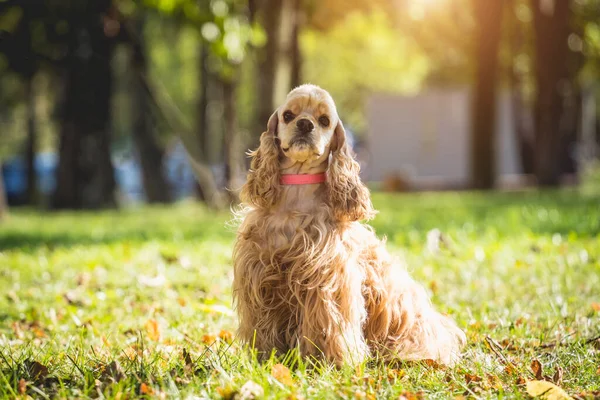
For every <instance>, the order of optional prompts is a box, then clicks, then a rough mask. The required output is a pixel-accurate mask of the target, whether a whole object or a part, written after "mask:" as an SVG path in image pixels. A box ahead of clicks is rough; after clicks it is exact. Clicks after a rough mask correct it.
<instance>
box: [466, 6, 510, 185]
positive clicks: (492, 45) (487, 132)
mask: <svg viewBox="0 0 600 400" xmlns="http://www.w3.org/2000/svg"><path fill="white" fill-rule="evenodd" d="M473 5H474V7H475V20H476V21H477V31H476V37H477V44H476V50H475V54H476V71H475V87H474V95H473V112H472V126H471V184H472V186H473V187H474V188H476V189H490V188H492V187H493V186H494V181H495V178H496V157H495V138H496V136H495V129H496V80H497V72H498V46H499V43H500V28H501V20H502V13H503V0H488V1H485V2H482V1H480V0H473Z"/></svg>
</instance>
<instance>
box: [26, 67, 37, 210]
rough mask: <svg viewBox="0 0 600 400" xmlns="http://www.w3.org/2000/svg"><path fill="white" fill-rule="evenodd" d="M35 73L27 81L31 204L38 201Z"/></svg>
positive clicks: (28, 189)
mask: <svg viewBox="0 0 600 400" xmlns="http://www.w3.org/2000/svg"><path fill="white" fill-rule="evenodd" d="M33 79H34V75H31V76H29V77H27V81H26V82H25V97H26V103H27V141H26V148H25V160H26V164H27V194H26V197H27V198H26V201H27V204H29V205H35V204H36V203H37V175H36V171H35V155H36V149H37V140H36V139H37V132H36V129H37V127H36V115H35V91H34V85H33Z"/></svg>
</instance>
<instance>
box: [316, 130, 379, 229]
mask: <svg viewBox="0 0 600 400" xmlns="http://www.w3.org/2000/svg"><path fill="white" fill-rule="evenodd" d="M359 173H360V165H359V164H358V162H356V160H355V159H354V156H353V154H352V149H351V148H350V146H349V145H348V143H347V142H346V131H345V130H344V125H343V124H342V121H338V124H337V126H336V127H335V131H334V133H333V138H332V139H331V162H330V164H329V168H328V169H327V196H328V200H329V205H330V206H331V208H332V211H333V217H334V218H335V219H336V220H338V221H360V220H364V219H371V218H373V217H374V216H375V213H376V212H375V210H374V209H373V204H372V203H371V196H370V193H369V189H367V187H366V186H365V185H364V184H363V183H362V181H361V180H360V176H359Z"/></svg>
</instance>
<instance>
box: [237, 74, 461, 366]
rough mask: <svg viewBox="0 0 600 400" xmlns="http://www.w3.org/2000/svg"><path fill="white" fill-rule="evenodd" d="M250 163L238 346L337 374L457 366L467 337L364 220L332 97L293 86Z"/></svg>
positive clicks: (364, 194) (361, 190)
mask: <svg viewBox="0 0 600 400" xmlns="http://www.w3.org/2000/svg"><path fill="white" fill-rule="evenodd" d="M249 155H250V157H251V158H252V160H251V165H250V170H249V173H248V177H247V181H246V183H245V184H244V186H243V187H242V189H241V191H240V199H241V201H242V209H241V211H240V219H241V222H240V225H239V227H238V232H237V239H236V243H235V247H234V252H233V264H234V279H233V296H234V306H235V309H236V311H237V314H238V317H239V329H238V336H239V337H240V338H241V339H242V340H243V341H245V342H246V343H248V344H250V345H251V346H253V347H254V348H255V349H256V350H257V351H258V353H259V354H260V355H261V356H262V357H269V356H270V355H271V354H272V353H273V351H274V352H275V353H276V354H285V353H286V352H288V351H289V350H291V349H298V350H299V352H300V354H302V355H303V356H305V357H315V358H317V359H324V360H327V361H330V362H333V363H335V364H336V365H338V366H341V365H344V364H356V363H361V362H363V361H364V360H366V359H368V358H369V357H378V358H379V359H384V360H390V361H391V360H422V359H430V360H434V361H436V362H439V363H441V364H446V365H452V364H454V363H455V362H456V361H457V360H459V358H460V352H461V348H462V347H463V345H464V344H465V342H466V338H465V334H464V333H463V332H462V331H461V330H460V329H459V328H458V327H457V325H456V324H455V322H454V321H453V320H452V319H451V318H449V317H447V316H444V315H442V314H440V313H439V312H437V311H436V310H435V309H434V308H433V306H432V304H431V302H430V300H429V297H428V295H427V293H426V291H425V289H424V288H423V287H422V286H421V285H419V284H418V283H416V282H415V281H414V280H413V279H412V278H411V277H410V276H409V274H408V273H407V272H406V271H405V270H404V268H403V267H402V265H401V264H400V263H397V262H394V260H393V259H392V257H391V256H390V255H389V253H388V252H387V251H386V249H385V243H384V242H383V241H381V240H379V239H378V238H377V237H376V236H375V233H374V231H373V229H372V228H371V227H370V226H368V225H366V224H364V223H361V221H363V220H369V219H371V218H373V217H374V216H375V213H376V212H375V210H374V209H373V206H372V203H371V199H370V193H369V190H368V189H367V187H366V186H365V185H364V184H363V183H362V182H361V179H360V177H359V170H360V167H359V164H358V163H357V162H356V161H355V160H354V158H353V154H352V150H351V148H350V146H349V145H348V144H347V143H346V134H345V131H344V126H343V125H342V121H341V120H340V118H339V116H338V113H337V110H336V106H335V103H334V101H333V99H332V98H331V96H330V95H329V93H328V92H327V91H325V90H323V89H321V88H320V87H318V86H315V85H310V84H305V85H302V86H299V87H297V88H295V89H294V90H292V91H291V92H290V93H289V94H288V96H287V98H286V101H285V103H284V104H283V105H282V106H281V107H279V108H278V109H277V110H276V111H275V112H274V113H273V115H272V116H271V117H270V118H269V121H268V123H267V130H266V131H265V132H264V133H263V134H262V135H261V137H260V146H259V147H258V149H256V150H255V151H252V152H250V153H249Z"/></svg>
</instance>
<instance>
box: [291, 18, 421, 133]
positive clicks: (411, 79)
mask: <svg viewBox="0 0 600 400" xmlns="http://www.w3.org/2000/svg"><path fill="white" fill-rule="evenodd" d="M301 43H302V51H303V54H304V57H305V64H304V66H303V67H304V70H303V71H304V76H305V81H307V82H311V83H315V84H318V85H321V86H323V87H325V88H326V89H327V90H329V91H330V93H331V95H332V96H333V98H334V99H336V103H337V105H338V108H339V110H340V114H341V115H342V118H343V119H344V122H345V123H346V124H347V125H349V126H350V127H351V128H353V129H355V130H357V131H359V132H363V131H364V130H365V128H366V121H365V115H364V106H365V104H364V102H365V100H366V99H367V96H368V94H369V93H373V92H392V93H405V94H406V93H416V92H417V91H418V90H419V89H420V88H421V85H422V83H423V81H424V79H425V78H426V76H427V73H428V70H429V62H428V58H427V56H426V54H425V53H424V52H423V51H422V50H421V49H419V47H418V46H417V45H416V44H415V42H414V41H411V40H409V39H407V38H406V37H405V36H402V35H400V34H399V33H398V31H397V30H395V29H394V27H393V25H392V21H391V20H390V18H389V17H388V16H387V14H385V13H384V12H383V11H373V12H370V13H366V14H365V13H359V12H353V13H352V14H350V15H348V16H347V17H346V18H344V19H343V20H342V21H340V22H339V23H338V24H336V25H334V26H333V27H332V28H331V29H330V30H328V31H326V32H320V31H317V30H315V29H307V30H306V31H305V32H304V33H303V35H302V42H301Z"/></svg>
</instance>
